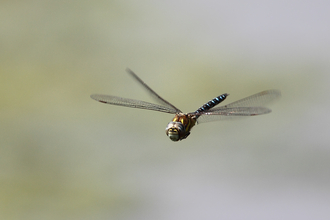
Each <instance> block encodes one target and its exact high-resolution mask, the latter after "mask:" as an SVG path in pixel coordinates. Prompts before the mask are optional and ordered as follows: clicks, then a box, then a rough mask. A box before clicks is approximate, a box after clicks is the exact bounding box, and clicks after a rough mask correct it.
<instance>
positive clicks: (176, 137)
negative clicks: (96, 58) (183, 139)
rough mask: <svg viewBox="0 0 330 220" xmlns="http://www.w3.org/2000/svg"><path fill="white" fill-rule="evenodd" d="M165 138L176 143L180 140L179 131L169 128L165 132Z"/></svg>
mask: <svg viewBox="0 0 330 220" xmlns="http://www.w3.org/2000/svg"><path fill="white" fill-rule="evenodd" d="M167 136H168V137H169V138H170V139H171V140H172V141H178V140H179V138H180V135H179V131H178V129H176V128H171V129H169V130H168V131H167Z"/></svg>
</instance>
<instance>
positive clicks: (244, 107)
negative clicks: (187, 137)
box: [197, 90, 281, 123]
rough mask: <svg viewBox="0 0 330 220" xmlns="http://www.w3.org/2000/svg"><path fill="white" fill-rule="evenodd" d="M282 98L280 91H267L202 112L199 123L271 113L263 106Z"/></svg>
mask: <svg viewBox="0 0 330 220" xmlns="http://www.w3.org/2000/svg"><path fill="white" fill-rule="evenodd" d="M280 96H281V92H280V91H278V90H266V91H263V92H259V93H257V94H254V95H252V96H249V97H246V98H244V99H240V100H238V101H236V102H232V103H230V104H228V105H224V106H220V107H216V108H212V109H210V110H208V111H205V112H201V113H200V116H199V117H198V116H197V117H198V119H197V123H204V122H211V121H218V120H225V119H235V118H240V116H255V115H263V114H267V113H270V112H271V110H270V109H269V108H265V107H263V106H265V105H267V104H269V103H271V102H272V101H274V100H276V99H277V98H279V97H280Z"/></svg>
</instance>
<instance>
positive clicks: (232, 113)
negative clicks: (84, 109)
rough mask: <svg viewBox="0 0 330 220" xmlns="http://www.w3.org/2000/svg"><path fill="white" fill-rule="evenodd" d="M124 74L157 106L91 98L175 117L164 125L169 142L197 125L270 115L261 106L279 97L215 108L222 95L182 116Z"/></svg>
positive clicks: (266, 94)
mask: <svg viewBox="0 0 330 220" xmlns="http://www.w3.org/2000/svg"><path fill="white" fill-rule="evenodd" d="M126 72H127V73H129V74H130V75H131V76H132V77H133V78H134V79H136V80H137V81H138V82H139V83H140V84H141V85H142V86H143V87H144V88H145V89H146V90H147V91H148V92H149V93H150V94H151V95H152V96H153V98H154V99H155V100H156V101H157V102H158V103H160V104H153V103H150V102H145V101H140V100H135V99H128V98H122V97H118V96H111V95H100V94H93V95H91V98H92V99H94V100H96V101H99V102H101V103H106V104H111V105H119V106H125V107H130V108H140V109H146V110H152V111H159V112H165V113H170V114H175V116H174V118H173V119H172V121H171V122H170V123H168V125H167V126H166V129H165V131H166V135H167V136H168V137H169V138H170V139H171V140H172V141H181V140H184V139H186V138H187V137H188V136H189V134H190V131H191V129H192V127H194V126H195V125H196V124H199V123H203V122H211V121H216V120H222V119H226V118H236V117H238V116H255V115H263V114H267V113H270V112H271V110H270V109H269V108H266V107H264V105H265V104H268V103H270V102H271V101H273V100H275V99H277V98H279V97H280V96H281V92H280V91H279V90H266V91H263V92H259V93H257V94H254V95H252V96H249V97H246V98H243V99H241V100H238V101H236V102H232V103H230V104H227V105H224V106H220V107H215V106H216V105H218V104H219V103H221V102H222V101H224V100H225V99H226V98H227V97H228V95H229V94H227V93H224V94H222V95H219V96H217V97H215V98H214V99H212V100H210V101H208V102H207V103H205V104H204V105H202V106H201V107H200V108H198V109H197V110H196V111H194V112H190V113H183V112H182V111H181V110H180V109H178V108H177V107H175V106H174V105H172V104H171V103H169V102H168V101H166V100H165V99H163V98H162V97H161V96H159V95H158V94H157V93H156V92H155V91H154V90H152V89H151V88H150V87H149V86H148V85H147V84H146V83H145V82H143V81H142V80H141V79H140V78H139V77H138V76H137V75H136V74H135V73H134V72H133V71H132V70H130V69H128V68H127V69H126Z"/></svg>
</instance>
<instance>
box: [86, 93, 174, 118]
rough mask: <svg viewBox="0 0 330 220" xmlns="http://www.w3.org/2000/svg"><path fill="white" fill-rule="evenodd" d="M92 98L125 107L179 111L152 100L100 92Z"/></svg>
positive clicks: (167, 111) (172, 112)
mask: <svg viewBox="0 0 330 220" xmlns="http://www.w3.org/2000/svg"><path fill="white" fill-rule="evenodd" d="M91 98H92V99H94V100H96V101H99V102H102V103H106V104H111V105H120V106H125V107H130V108H140V109H147V110H152V111H158V112H165V113H171V114H176V113H177V109H175V108H171V107H168V106H162V105H157V104H153V103H150V102H144V101H140V100H135V99H127V98H122V97H117V96H111V95H100V94H93V95H91Z"/></svg>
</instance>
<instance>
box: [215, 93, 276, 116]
mask: <svg viewBox="0 0 330 220" xmlns="http://www.w3.org/2000/svg"><path fill="white" fill-rule="evenodd" d="M280 96H281V92H280V91H279V90H266V91H263V92H259V93H257V94H254V95H251V96H249V97H246V98H244V99H240V100H238V101H236V102H232V103H230V104H228V105H224V106H220V107H216V108H213V109H211V110H210V111H219V110H220V109H226V108H232V107H259V106H265V105H267V104H270V103H271V102H272V101H274V100H276V99H277V98H279V97H280Z"/></svg>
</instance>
